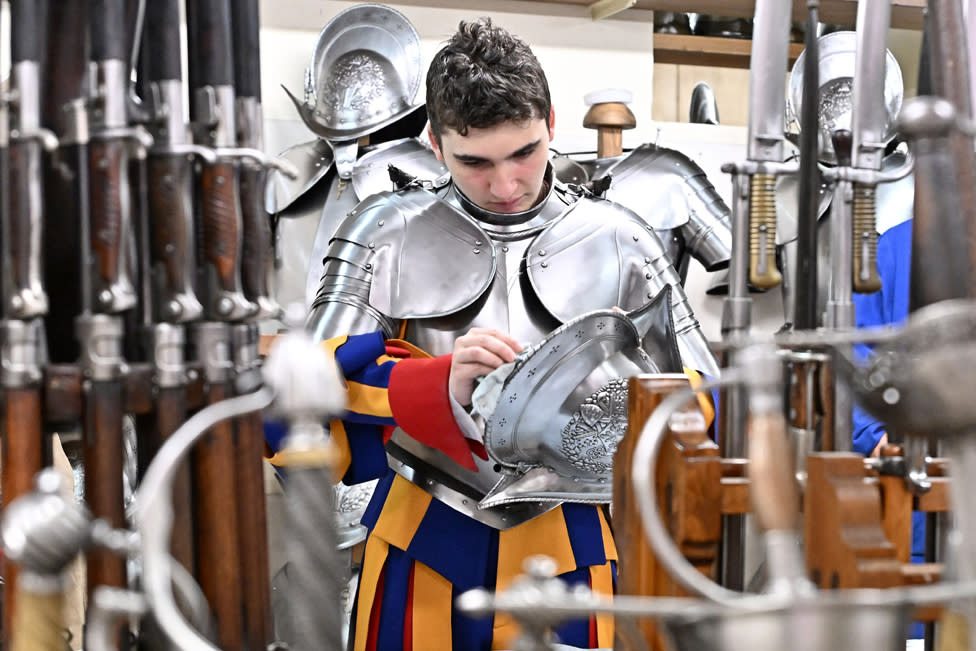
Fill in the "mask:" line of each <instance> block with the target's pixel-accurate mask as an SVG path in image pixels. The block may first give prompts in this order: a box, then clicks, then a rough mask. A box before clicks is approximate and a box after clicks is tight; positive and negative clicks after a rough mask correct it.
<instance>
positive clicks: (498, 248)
mask: <svg viewBox="0 0 976 651" xmlns="http://www.w3.org/2000/svg"><path fill="white" fill-rule="evenodd" d="M546 187H547V189H548V194H547V195H546V197H545V198H544V200H543V201H541V202H540V203H539V204H538V205H537V206H536V207H534V208H532V209H531V210H529V211H526V212H524V213H518V214H514V215H513V214H500V213H491V212H488V211H485V210H482V209H479V208H478V207H476V206H474V204H473V203H472V202H471V201H470V200H468V199H467V197H465V196H464V194H463V193H461V192H460V191H459V189H458V188H457V187H455V186H454V185H453V184H451V185H449V186H447V187H446V188H445V189H443V190H441V191H438V192H434V191H433V190H429V189H427V188H425V187H423V185H422V184H420V183H414V184H411V185H409V186H407V187H405V188H403V189H401V190H399V191H396V192H383V193H379V194H375V195H372V196H371V197H369V198H367V199H366V200H365V201H363V202H362V203H361V204H360V205H359V206H357V208H356V209H355V210H354V211H352V212H351V213H350V215H349V217H348V218H347V219H346V221H345V222H343V224H342V225H341V226H340V227H339V228H338V230H337V231H336V234H335V236H334V238H333V241H332V244H331V245H330V247H329V250H328V253H327V255H326V261H325V266H324V270H323V277H322V283H321V287H320V291H319V294H318V296H317V297H316V300H315V302H314V304H313V309H312V312H311V315H310V316H309V320H308V327H309V329H310V330H312V331H313V333H314V335H315V336H316V338H326V337H330V336H335V335H339V334H346V333H350V332H353V333H355V332H367V331H372V330H377V329H380V330H382V331H383V332H384V333H385V335H386V336H388V337H395V336H403V337H404V338H405V339H406V340H408V341H410V342H411V343H413V344H415V345H417V346H419V347H420V348H422V349H424V350H425V351H427V352H429V353H430V354H433V355H443V354H446V353H449V352H450V351H451V350H452V349H453V344H454V340H455V339H456V338H457V337H458V336H460V335H461V334H463V333H465V332H467V331H468V330H469V329H470V328H471V327H474V326H487V327H493V328H499V329H502V330H506V331H508V332H509V333H510V334H511V335H512V336H513V337H515V338H516V339H518V340H520V341H523V342H525V343H526V344H531V343H533V342H538V341H540V340H542V339H543V338H544V337H545V336H546V335H548V334H549V333H550V332H552V331H553V330H555V329H556V328H558V327H559V326H561V325H562V324H564V323H566V322H568V321H571V320H572V319H573V318H575V317H576V316H577V315H578V314H580V313H581V312H583V311H586V310H587V309H604V310H605V309H609V308H612V307H620V308H622V309H625V310H633V309H636V308H640V307H643V306H644V305H645V304H646V303H647V302H648V301H649V300H650V298H652V297H654V296H656V295H657V294H658V292H660V290H661V289H663V288H664V287H666V286H671V287H672V289H673V291H674V293H675V295H677V296H678V298H677V299H672V304H671V310H673V311H675V314H676V315H677V318H676V319H675V324H676V327H677V329H678V331H679V346H680V345H681V341H684V342H686V345H685V346H683V347H681V352H682V358H683V359H684V362H685V364H686V365H688V366H694V367H696V368H699V369H701V370H704V371H706V372H710V373H711V372H714V373H717V366H716V364H715V361H714V357H712V356H711V354H710V353H709V352H708V350H707V345H706V343H705V340H704V338H703V337H702V336H701V331H700V329H699V328H698V324H697V321H695V320H694V316H693V315H692V314H691V310H690V308H688V307H687V299H686V297H685V296H684V292H683V291H681V289H680V283H679V281H678V278H677V274H676V273H675V272H674V270H673V269H672V268H671V267H670V265H669V263H668V261H667V257H666V255H664V251H663V246H662V244H661V242H660V240H659V239H658V238H657V236H656V235H655V234H654V231H653V229H652V228H650V227H649V226H648V225H647V224H645V223H644V222H643V221H642V220H640V218H638V217H637V216H636V215H634V214H633V213H631V212H630V211H629V210H627V209H626V208H623V207H621V206H618V205H617V204H614V203H612V202H610V201H607V200H604V199H598V198H594V197H591V196H586V195H584V196H579V195H574V194H573V193H571V192H570V191H569V190H568V189H567V188H566V187H565V186H563V185H562V184H560V183H558V182H556V181H553V179H552V171H551V169H550V170H549V171H548V172H547V186H546ZM574 199H575V200H574ZM604 242H607V243H609V244H610V247H609V248H607V247H606V246H605V245H604ZM595 260H599V261H601V262H600V263H598V264H595V263H594V261H595ZM604 261H605V262H604ZM581 270H585V273H581ZM554 272H555V273H554ZM560 276H561V277H560ZM593 278H599V279H600V280H599V281H598V282H592V280H593ZM581 288H582V289H581ZM401 321H405V328H402V329H401ZM631 327H633V326H631ZM656 332H657V331H656ZM655 348H665V347H664V346H656V347H655ZM633 355H634V356H639V355H638V354H637V353H633ZM635 368H636V367H631V370H634V369H635ZM645 368H647V367H645ZM387 449H388V453H389V456H390V461H391V467H393V468H394V469H395V470H396V471H397V472H398V473H399V474H401V475H402V476H404V477H406V478H407V479H409V480H411V481H413V482H414V483H417V484H418V485H419V486H421V487H422V488H424V489H425V490H427V491H428V492H430V493H431V494H433V495H435V496H436V497H438V498H439V499H441V500H442V501H444V502H445V503H447V504H449V505H450V506H451V507H453V508H455V509H458V510H460V511H462V512H465V513H467V514H468V515H470V516H471V517H473V518H475V519H478V520H479V521H482V522H485V523H487V524H489V525H490V526H494V527H497V528H505V527H507V526H514V525H516V524H518V523H519V522H522V521H524V520H526V519H528V518H531V517H534V516H535V515H538V514H539V513H540V512H542V511H544V510H547V509H548V508H552V506H553V505H554V503H551V502H549V503H546V502H541V501H536V502H529V503H528V504H529V505H530V506H526V504H519V505H501V506H497V507H494V508H490V509H479V508H477V506H476V505H477V502H478V501H479V499H481V498H483V497H484V496H485V495H486V494H487V493H488V491H490V489H491V488H493V487H494V486H495V485H496V484H497V483H498V481H499V480H501V479H503V476H502V474H500V472H499V469H496V467H495V466H494V465H493V464H492V463H485V464H482V465H481V468H480V470H479V472H477V473H471V472H469V471H465V470H464V469H463V468H461V467H460V466H459V465H458V464H456V463H454V462H453V461H450V460H449V459H448V458H447V457H446V456H445V455H443V454H442V453H440V452H438V451H437V450H434V449H432V448H429V447H427V446H424V445H420V444H418V443H417V442H416V441H414V440H413V439H410V437H409V436H407V435H405V434H403V433H398V434H396V435H394V437H393V439H392V441H391V442H390V443H389V444H388V446H387ZM499 468H500V466H499ZM474 497H477V498H478V499H473V498H474ZM533 504H534V505H535V506H531V505H533Z"/></svg>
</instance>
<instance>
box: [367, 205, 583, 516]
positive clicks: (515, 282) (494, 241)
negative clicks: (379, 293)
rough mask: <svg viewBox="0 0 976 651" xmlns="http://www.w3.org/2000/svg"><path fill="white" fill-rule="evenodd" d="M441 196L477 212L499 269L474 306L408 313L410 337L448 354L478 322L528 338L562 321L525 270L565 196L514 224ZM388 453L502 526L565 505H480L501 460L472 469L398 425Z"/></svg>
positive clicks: (405, 470) (413, 474)
mask: <svg viewBox="0 0 976 651" xmlns="http://www.w3.org/2000/svg"><path fill="white" fill-rule="evenodd" d="M443 198H444V199H446V200H447V201H448V202H449V203H451V204H452V205H453V206H454V207H456V208H458V209H460V210H464V211H465V212H466V213H467V214H469V215H471V216H472V217H474V218H475V219H476V220H477V221H478V223H479V225H480V226H481V227H482V228H483V229H484V230H485V232H486V233H487V235H488V237H489V240H488V241H486V242H485V244H484V246H485V247H486V249H487V247H491V248H492V249H493V250H494V253H495V274H494V277H493V279H492V281H491V284H490V285H489V287H488V289H487V290H486V291H485V292H484V293H483V294H482V295H481V296H480V297H479V298H478V300H476V301H475V302H474V303H473V304H471V305H469V306H468V307H466V308H464V309H462V310H459V311H457V312H455V313H453V314H449V315H444V316H438V317H433V318H425V319H411V320H409V321H408V322H407V328H406V331H405V333H404V339H406V340H407V341H409V342H410V343H412V344H414V345H416V346H418V347H420V348H421V349H423V350H425V351H426V352H428V353H430V354H431V355H435V356H436V355H444V354H448V353H450V352H451V351H452V350H453V348H454V340H455V339H457V338H458V337H459V336H461V335H462V334H464V333H466V332H467V331H468V330H470V329H471V328H472V327H478V326H481V327H490V328H496V329H499V330H505V331H507V332H509V333H510V334H511V335H512V336H513V337H515V338H516V339H518V340H519V341H522V342H524V343H526V344H528V343H531V342H536V341H538V340H540V339H542V338H543V337H545V336H546V334H547V333H549V332H550V331H552V330H553V329H554V328H556V327H558V326H559V325H560V324H559V321H557V320H556V319H555V318H553V316H552V315H551V314H550V313H549V312H548V311H546V310H545V308H543V307H542V304H541V303H540V302H539V300H538V298H537V297H536V296H535V293H534V291H533V289H532V287H531V284H530V283H529V281H528V279H527V278H526V275H525V274H526V272H525V263H524V260H525V257H526V251H527V249H528V247H529V245H530V244H531V242H532V241H533V239H534V238H535V236H536V235H537V234H538V233H539V232H541V231H542V230H543V229H544V228H545V227H546V226H547V225H548V224H549V223H551V222H552V221H553V220H554V219H555V218H557V217H559V215H561V214H562V213H563V211H565V210H566V207H567V206H566V203H565V202H564V201H563V200H562V198H561V197H559V196H558V195H557V193H556V192H554V191H550V194H549V195H548V196H547V199H546V201H544V202H543V203H542V204H541V205H539V206H537V207H536V209H534V210H533V211H530V212H529V213H527V214H523V215H522V218H523V220H524V221H522V222H519V221H517V219H515V218H513V219H511V220H510V222H509V223H505V221H506V220H505V219H504V218H505V217H510V216H499V218H498V219H493V215H491V214H490V213H484V212H482V211H470V210H467V208H469V204H468V203H467V202H465V201H464V198H463V197H462V196H459V194H458V193H457V191H456V188H454V186H451V187H449V188H447V189H446V191H445V193H444V196H443ZM486 253H487V251H486ZM387 457H388V460H389V463H390V467H391V468H393V469H394V471H396V472H397V474H399V475H400V476H402V477H404V478H405V479H407V480H408V481H410V482H411V483H413V484H415V485H417V486H419V487H421V488H423V489H424V490H425V491H426V492H428V493H430V494H431V495H432V496H433V497H435V498H437V499H439V500H440V501H442V502H444V503H445V504H447V505H448V506H450V507H451V508H453V509H455V510H457V511H460V512H461V513H464V514H465V515H468V516H469V517H471V518H473V519H475V520H477V521H479V522H481V523H483V524H486V525H488V526H491V527H494V528H496V529H507V528H509V527H513V526H515V525H518V524H521V523H523V522H526V521H528V520H530V519H532V518H534V517H536V516H539V515H541V514H543V513H545V512H547V511H549V510H551V509H553V508H555V507H556V506H558V504H559V502H553V501H538V502H532V501H528V502H520V503H517V504H506V505H502V506H498V507H493V508H489V509H481V508H479V507H478V502H480V501H481V500H482V499H483V498H484V497H485V496H486V495H487V494H488V493H489V492H490V491H491V490H492V489H493V488H494V487H495V486H496V485H497V484H498V483H499V482H501V481H502V480H503V479H505V478H506V477H507V476H506V475H505V474H504V473H502V472H501V468H500V466H497V465H496V464H495V463H494V461H483V460H481V459H479V458H477V457H473V458H474V460H475V462H476V463H477V465H478V472H471V471H469V470H466V469H465V468H462V467H461V466H459V465H458V464H457V463H455V462H454V461H452V460H451V459H450V458H448V457H447V456H446V455H444V454H443V453H441V452H439V451H438V450H435V449H433V448H430V447H428V446H425V445H423V444H421V443H418V442H417V441H415V440H414V439H412V438H410V437H409V436H408V435H406V434H405V433H403V432H402V431H399V430H398V431H397V432H395V433H394V435H393V438H392V439H391V440H390V442H389V443H387Z"/></svg>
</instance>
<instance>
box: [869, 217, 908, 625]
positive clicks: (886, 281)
mask: <svg viewBox="0 0 976 651" xmlns="http://www.w3.org/2000/svg"><path fill="white" fill-rule="evenodd" d="M911 258H912V220H908V221H906V222H902V223H901V224H898V225H897V226H893V227H891V228H889V229H888V230H887V231H885V232H884V233H882V234H881V235H880V236H879V237H878V275H880V276H881V290H880V291H878V292H875V293H873V294H856V293H855V294H854V313H855V320H856V324H857V327H859V328H863V327H872V326H881V325H889V324H890V325H900V324H902V323H904V322H905V320H906V319H907V318H908V291H909V281H910V279H911V272H910V269H911ZM854 352H855V354H856V355H857V356H858V357H859V358H860V359H867V358H868V357H870V356H871V347H870V346H869V345H867V344H857V345H855V347H854ZM886 429H887V428H886V427H885V425H884V423H882V422H880V421H878V420H876V419H875V418H873V417H872V416H870V415H868V414H867V412H865V411H864V410H862V409H861V408H860V407H858V406H855V407H854V431H853V448H854V451H855V452H859V453H860V454H864V455H868V454H871V451H872V450H874V448H875V447H876V446H877V445H878V441H880V440H881V437H882V436H883V435H884V433H885V431H886ZM924 561H925V514H924V513H921V512H919V511H916V512H915V513H913V514H912V562H913V563H921V562H924ZM909 637H912V638H920V637H922V629H921V625H920V624H919V623H917V622H916V623H915V624H913V625H912V630H911V633H910V635H909Z"/></svg>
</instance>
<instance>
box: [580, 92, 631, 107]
mask: <svg viewBox="0 0 976 651" xmlns="http://www.w3.org/2000/svg"><path fill="white" fill-rule="evenodd" d="M632 101H634V94H633V93H632V92H630V91H629V90H627V89H625V88H600V89H597V90H591V91H590V92H588V93H586V94H585V95H583V103H584V104H586V105H587V106H593V105H594V104H607V103H609V102H619V103H621V104H630V103H631V102H632Z"/></svg>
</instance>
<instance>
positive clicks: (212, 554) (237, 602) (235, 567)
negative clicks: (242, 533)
mask: <svg viewBox="0 0 976 651" xmlns="http://www.w3.org/2000/svg"><path fill="white" fill-rule="evenodd" d="M207 393H208V395H207V401H208V403H209V404H214V403H217V402H220V401H221V400H225V399H227V398H230V397H231V395H232V392H231V390H230V388H229V385H228V384H226V383H214V382H211V383H210V384H209V386H208V388H207ZM235 438H236V437H235V432H234V424H233V422H231V421H223V422H220V423H217V424H216V425H214V426H213V427H212V428H211V429H210V431H209V432H208V433H207V434H206V435H205V436H204V438H203V439H202V440H201V442H200V443H199V444H198V445H197V447H196V448H195V449H194V451H193V461H194V473H193V475H194V489H195V494H194V515H195V523H194V524H195V533H196V551H197V562H196V567H197V576H198V580H199V582H200V586H201V588H202V589H203V593H204V595H206V597H207V601H208V602H209V603H210V607H211V608H212V609H213V612H214V614H215V616H216V618H217V628H218V637H219V643H220V647H221V648H223V649H243V648H244V646H243V644H244V640H243V627H244V622H243V619H242V615H243V613H242V608H241V589H242V578H241V561H240V551H239V547H238V545H239V541H238V531H239V526H238V522H237V520H238V515H237V514H238V511H237V509H236V508H235V507H234V505H235V504H236V502H237V500H238V499H239V496H238V495H237V494H236V487H237V482H236V479H235V478H236V475H237V469H236V468H235V465H236V461H237V452H236V440H235Z"/></svg>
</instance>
